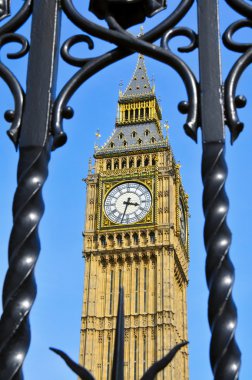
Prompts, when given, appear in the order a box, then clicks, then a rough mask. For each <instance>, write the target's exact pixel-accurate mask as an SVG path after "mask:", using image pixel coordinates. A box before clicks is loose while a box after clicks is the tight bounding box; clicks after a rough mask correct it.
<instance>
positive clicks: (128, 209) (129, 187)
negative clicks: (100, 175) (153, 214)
mask: <svg viewBox="0 0 252 380" xmlns="http://www.w3.org/2000/svg"><path fill="white" fill-rule="evenodd" d="M151 203H152V199H151V193H150V192H149V190H148V189H147V187H145V186H144V185H142V184H141V183H137V182H125V183H122V184H120V185H118V186H115V187H114V188H113V189H112V190H111V191H110V192H109V194H108V195H107V197H106V199H105V202H104V209H105V213H106V215H107V217H108V218H109V220H111V222H114V223H117V224H132V223H136V222H138V221H139V220H141V219H143V218H144V217H145V216H146V214H147V213H148V212H149V210H150V207H151Z"/></svg>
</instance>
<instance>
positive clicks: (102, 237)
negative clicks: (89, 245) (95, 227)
mask: <svg viewBox="0 0 252 380" xmlns="http://www.w3.org/2000/svg"><path fill="white" fill-rule="evenodd" d="M100 240H101V245H102V247H106V237H105V236H104V235H102V236H101V239H100Z"/></svg>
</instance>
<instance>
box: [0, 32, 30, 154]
mask: <svg viewBox="0 0 252 380" xmlns="http://www.w3.org/2000/svg"><path fill="white" fill-rule="evenodd" d="M11 42H17V43H19V44H20V45H21V49H20V50H19V51H18V52H16V53H11V54H7V57H8V58H9V59H18V58H21V57H23V56H24V55H25V54H26V53H27V52H28V50H29V43H28V41H27V39H26V38H25V37H23V36H21V35H20V34H16V33H6V34H4V35H2V36H0V50H1V48H2V47H3V46H5V45H6V44H8V43H11ZM0 77H1V78H3V80H4V82H5V83H6V84H7V86H8V87H9V89H10V91H11V93H12V95H13V98H14V103H15V108H14V110H8V111H6V113H5V119H6V120H7V121H8V122H11V127H10V129H9V130H8V132H7V134H8V136H9V137H10V139H11V140H12V142H13V143H14V145H15V147H16V149H17V146H18V137H19V132H20V127H21V121H22V112H23V105H24V90H23V88H22V86H21V85H20V83H19V81H18V80H17V78H16V77H15V75H14V74H13V73H12V72H11V71H10V70H9V69H8V68H7V67H6V66H5V65H4V64H3V63H2V62H1V61H0Z"/></svg>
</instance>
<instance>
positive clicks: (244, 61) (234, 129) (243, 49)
mask: <svg viewBox="0 0 252 380" xmlns="http://www.w3.org/2000/svg"><path fill="white" fill-rule="evenodd" d="M226 2H227V3H228V4H229V5H230V6H231V7H232V8H233V9H234V10H236V11H237V12H239V13H240V14H241V15H243V16H246V17H247V18H246V19H241V20H238V21H236V22H234V23H232V24H231V25H230V26H229V27H228V28H227V29H226V31H225V33H224V34H223V42H224V44H225V46H226V47H227V48H228V49H230V50H232V51H235V52H239V53H243V54H242V55H241V56H240V57H239V58H238V60H237V61H236V62H235V63H234V65H233V67H232V68H231V70H230V72H229V74H228V76H227V78H226V80H225V88H224V101H225V116H226V124H227V126H228V127H229V129H230V133H231V143H233V142H234V141H235V140H236V139H237V137H238V136H239V134H240V133H241V131H242V130H243V128H244V124H243V122H241V121H240V119H239V116H238V113H237V108H242V107H245V105H246V98H245V97H242V96H237V95H236V89H237V85H238V83H239V80H240V78H241V76H242V74H243V73H244V71H245V70H246V68H247V67H248V66H249V65H250V64H251V63H252V42H251V43H241V42H238V41H235V40H234V38H233V37H234V34H235V33H236V32H237V31H238V30H241V29H242V28H252V5H249V4H248V3H246V2H245V1H243V0H226Z"/></svg>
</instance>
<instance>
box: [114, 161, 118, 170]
mask: <svg viewBox="0 0 252 380" xmlns="http://www.w3.org/2000/svg"><path fill="white" fill-rule="evenodd" d="M114 169H119V160H118V159H115V162H114Z"/></svg>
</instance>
